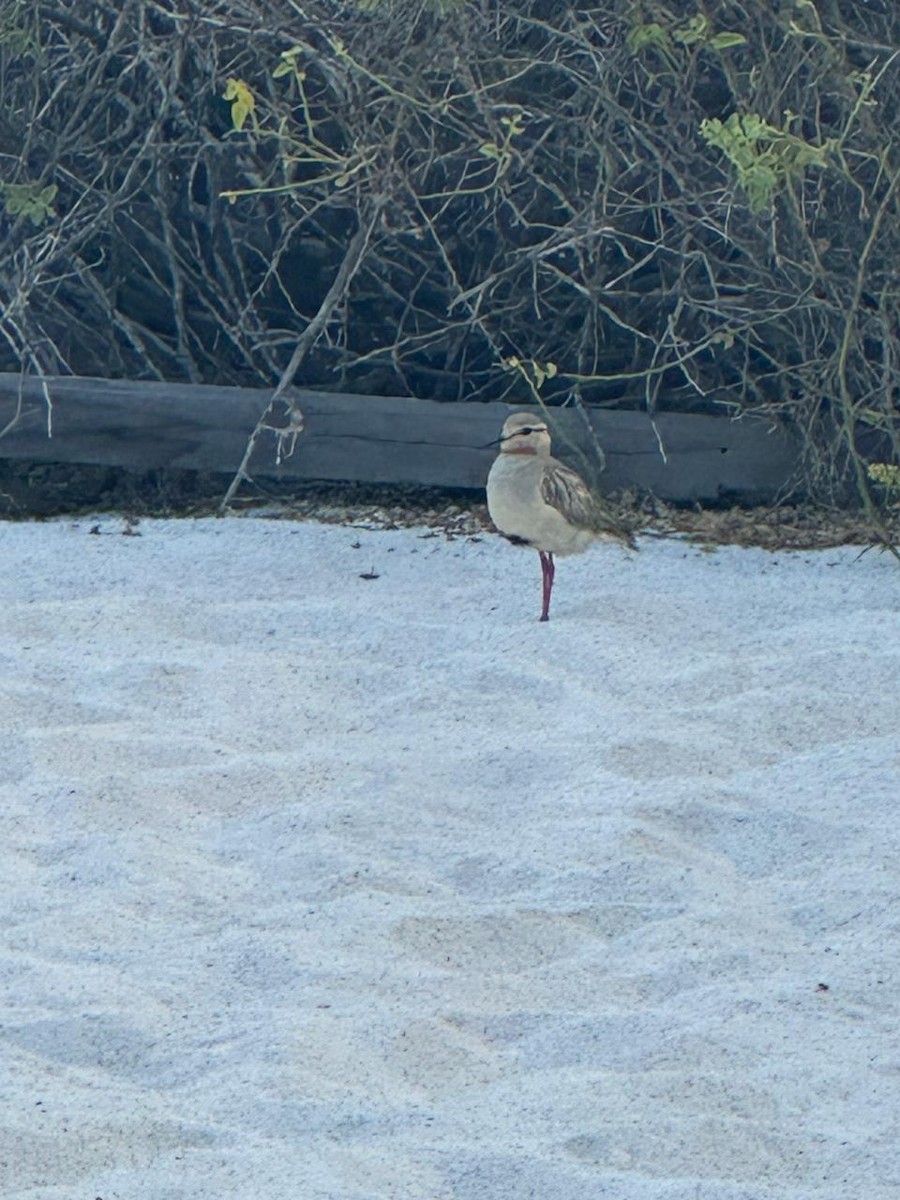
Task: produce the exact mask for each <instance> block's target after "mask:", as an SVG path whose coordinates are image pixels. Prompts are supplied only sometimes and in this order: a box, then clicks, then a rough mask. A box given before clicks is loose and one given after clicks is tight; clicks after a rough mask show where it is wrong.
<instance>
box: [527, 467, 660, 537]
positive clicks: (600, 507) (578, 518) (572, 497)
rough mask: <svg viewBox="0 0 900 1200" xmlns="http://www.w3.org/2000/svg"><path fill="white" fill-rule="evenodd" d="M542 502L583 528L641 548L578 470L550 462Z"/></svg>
mask: <svg viewBox="0 0 900 1200" xmlns="http://www.w3.org/2000/svg"><path fill="white" fill-rule="evenodd" d="M541 499H542V500H543V501H544V503H545V504H549V505H550V507H551V508H555V509H556V510H557V512H560V513H562V515H563V516H564V517H565V518H566V520H567V521H570V522H571V523H572V524H573V525H576V526H577V527H578V528H579V529H590V530H592V531H593V532H594V533H601V534H603V533H605V534H608V535H609V536H611V537H615V538H619V539H620V540H621V541H623V542H625V544H626V545H628V546H630V547H631V548H632V550H636V549H637V544H636V543H635V540H634V538H633V536H632V534H631V531H630V530H628V529H626V528H625V526H624V525H622V524H621V522H619V521H618V520H617V519H616V518H615V517H614V516H613V514H612V513H611V512H609V511H608V509H607V508H606V507H605V506H604V504H603V503H602V501H600V500H599V499H598V498H597V496H595V495H594V493H593V492H592V491H591V490H590V488H589V487H588V485H587V484H586V483H585V482H584V480H583V479H582V478H581V476H580V475H579V474H578V473H577V472H576V471H573V470H571V468H569V467H566V466H563V464H562V463H561V462H557V460H556V459H551V460H550V462H549V463H548V464H547V468H546V469H545V471H544V474H543V476H542V478H541Z"/></svg>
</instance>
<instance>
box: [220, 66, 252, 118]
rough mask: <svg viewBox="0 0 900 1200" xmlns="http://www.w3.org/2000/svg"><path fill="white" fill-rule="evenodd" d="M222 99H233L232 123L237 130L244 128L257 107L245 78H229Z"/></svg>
mask: <svg viewBox="0 0 900 1200" xmlns="http://www.w3.org/2000/svg"><path fill="white" fill-rule="evenodd" d="M222 99H223V100H230V101H231V124H232V125H233V126H234V128H235V129H237V130H241V129H243V127H244V124H245V122H246V120H247V118H248V117H249V116H252V114H253V110H254V108H255V107H256V101H255V100H254V98H253V93H252V92H251V91H250V89H249V88H248V87H247V85H246V83H244V81H243V79H229V80H228V82H227V83H226V84H225V91H224V93H223V95H222Z"/></svg>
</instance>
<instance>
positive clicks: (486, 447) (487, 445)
mask: <svg viewBox="0 0 900 1200" xmlns="http://www.w3.org/2000/svg"><path fill="white" fill-rule="evenodd" d="M502 441H504V438H503V437H498V438H494V440H493V441H492V442H485V443H484V445H483V446H479V447H478V449H479V450H490V448H491V446H499V445H500V443H501V442H502Z"/></svg>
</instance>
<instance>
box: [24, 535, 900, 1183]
mask: <svg viewBox="0 0 900 1200" xmlns="http://www.w3.org/2000/svg"><path fill="white" fill-rule="evenodd" d="M91 524H92V522H89V521H79V522H77V523H72V522H57V523H49V524H45V525H15V524H12V525H10V524H5V525H0V561H2V564H3V571H2V579H0V716H2V723H3V730H4V733H3V738H2V743H0V818H2V839H0V855H2V858H0V877H2V885H3V891H2V896H3V900H2V910H3V938H2V947H0V974H2V979H3V997H4V1006H3V1012H2V1014H0V1018H2V1029H0V1098H2V1102H3V1103H2V1110H0V1112H2V1118H0V1120H2V1129H0V1196H2V1197H3V1200H25V1198H26V1197H27V1198H28V1200H38V1198H40V1200H95V1197H102V1200H224V1198H227V1197H240V1198H242V1200H243V1198H248V1200H255V1198H259V1200H382V1198H385V1200H387V1198H390V1200H532V1198H533V1200H597V1198H603V1197H608V1198H610V1200H657V1198H660V1200H662V1198H665V1200H763V1198H765V1200H801V1198H802V1200H807V1198H808V1200H887V1198H888V1197H891V1198H895V1197H896V1196H897V1194H898V1193H897V1189H898V1188H900V1001H898V990H900V972H898V959H900V950H898V940H900V939H898V930H900V907H898V894H900V887H898V883H900V836H898V820H897V809H898V799H900V782H898V781H900V601H898V597H900V570H898V567H897V565H896V563H894V562H893V561H892V560H891V559H890V558H889V557H887V556H879V555H877V554H876V553H874V552H872V553H869V554H867V555H865V556H864V557H862V558H858V551H855V550H839V551H836V550H831V551H822V552H816V553H804V554H778V555H773V554H769V553H766V552H763V551H754V550H741V549H736V548H735V549H720V550H718V551H716V552H715V553H704V552H702V551H700V550H698V549H695V548H691V547H689V546H686V545H684V544H681V543H677V542H665V543H660V542H657V543H654V542H648V541H645V542H644V544H643V549H642V552H641V553H640V554H639V555H637V556H630V557H629V556H628V555H626V554H624V553H622V552H621V551H619V550H618V549H617V548H614V547H609V548H605V549H600V550H597V551H595V552H594V553H592V554H591V555H588V556H585V557H584V558H582V559H569V560H563V561H561V562H560V564H559V570H558V572H557V585H556V593H555V595H554V610H553V614H552V619H551V622H550V623H549V624H548V625H540V624H539V623H538V622H537V620H536V618H537V615H538V611H539V605H540V571H539V568H538V562H537V556H536V555H533V554H531V553H530V552H524V551H515V550H513V549H511V548H510V547H508V546H506V545H505V544H503V543H501V542H500V541H499V540H496V539H488V540H486V541H484V542H481V543H466V542H455V543H447V542H445V541H443V540H442V539H441V538H424V537H423V536H422V531H416V530H404V531H400V532H396V533H374V532H365V531H363V532H360V531H359V530H354V529H348V528H339V527H320V526H316V525H312V524H291V523H285V522H272V521H264V520H260V519H241V520H237V519H235V520H227V521H215V520H203V521H194V522H190V521H180V522H167V521H159V522H150V521H148V522H144V523H143V524H142V525H141V526H140V527H139V528H140V532H141V534H142V536H140V537H123V536H121V534H120V532H119V531H120V530H121V528H122V524H121V522H120V521H118V520H115V519H112V518H104V519H102V521H101V526H102V529H103V531H104V533H103V535H102V536H91V535H90V534H89V532H88V531H89V529H90V527H91ZM357 541H358V542H360V543H361V546H360V548H358V549H354V548H353V543H355V542H357ZM373 568H374V571H375V572H376V573H378V574H379V578H378V579H374V580H364V579H361V578H360V574H361V573H362V572H368V571H370V570H371V569H373ZM819 985H826V986H825V987H820V986H819ZM826 989H827V990H826Z"/></svg>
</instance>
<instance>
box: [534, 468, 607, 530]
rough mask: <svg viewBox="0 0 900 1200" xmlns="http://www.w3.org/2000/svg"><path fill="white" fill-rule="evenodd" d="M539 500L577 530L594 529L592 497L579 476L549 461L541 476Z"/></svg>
mask: <svg viewBox="0 0 900 1200" xmlns="http://www.w3.org/2000/svg"><path fill="white" fill-rule="evenodd" d="M541 499H542V500H543V501H544V503H545V504H549V505H550V507H551V508H555V509H556V511H557V512H559V513H562V515H563V516H564V517H565V518H566V520H567V521H568V522H570V524H572V525H575V526H577V527H578V528H579V529H593V527H594V509H595V504H594V497H593V496H592V495H591V493H590V489H589V488H588V485H587V484H586V483H585V482H584V480H583V479H582V478H581V476H580V475H579V474H577V473H576V472H575V471H572V470H570V469H569V468H568V467H564V466H563V464H562V463H561V462H557V461H556V460H555V459H551V460H550V462H548V463H547V466H546V467H545V469H544V473H543V475H542V476H541Z"/></svg>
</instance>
